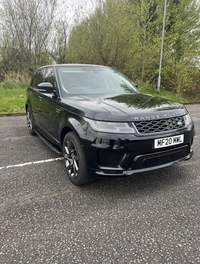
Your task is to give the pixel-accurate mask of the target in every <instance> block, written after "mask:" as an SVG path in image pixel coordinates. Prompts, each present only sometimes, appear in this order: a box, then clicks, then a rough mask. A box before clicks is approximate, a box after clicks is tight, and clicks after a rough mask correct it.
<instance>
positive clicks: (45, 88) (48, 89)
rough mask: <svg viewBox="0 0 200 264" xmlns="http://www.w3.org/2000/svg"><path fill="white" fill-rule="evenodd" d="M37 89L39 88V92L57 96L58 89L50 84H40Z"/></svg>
mask: <svg viewBox="0 0 200 264" xmlns="http://www.w3.org/2000/svg"><path fill="white" fill-rule="evenodd" d="M37 88H38V91H39V92H41V93H53V94H56V89H55V88H54V87H53V85H52V84H51V83H50V82H43V83H39V84H38V86H37Z"/></svg>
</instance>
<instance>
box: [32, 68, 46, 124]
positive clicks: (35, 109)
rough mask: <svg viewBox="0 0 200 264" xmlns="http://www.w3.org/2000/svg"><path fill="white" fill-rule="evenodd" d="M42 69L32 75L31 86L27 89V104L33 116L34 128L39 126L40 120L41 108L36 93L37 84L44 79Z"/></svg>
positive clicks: (37, 93) (38, 94) (37, 92)
mask: <svg viewBox="0 0 200 264" xmlns="http://www.w3.org/2000/svg"><path fill="white" fill-rule="evenodd" d="M43 72H44V69H38V70H37V71H36V72H35V74H34V75H33V78H32V80H31V84H30V86H29V88H28V93H29V95H28V98H29V104H30V108H31V111H32V114H33V118H34V122H35V125H36V126H39V119H40V110H41V109H40V108H41V102H40V99H39V96H40V93H39V91H38V87H37V86H38V84H39V83H42V82H43V78H44V74H43Z"/></svg>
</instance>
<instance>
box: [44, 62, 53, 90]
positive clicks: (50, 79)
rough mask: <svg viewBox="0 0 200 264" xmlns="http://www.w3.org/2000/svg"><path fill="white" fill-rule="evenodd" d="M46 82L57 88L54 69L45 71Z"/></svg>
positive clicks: (50, 68)
mask: <svg viewBox="0 0 200 264" xmlns="http://www.w3.org/2000/svg"><path fill="white" fill-rule="evenodd" d="M44 82H49V83H51V84H52V85H53V86H55V75H54V70H53V67H48V68H46V69H45V73H44Z"/></svg>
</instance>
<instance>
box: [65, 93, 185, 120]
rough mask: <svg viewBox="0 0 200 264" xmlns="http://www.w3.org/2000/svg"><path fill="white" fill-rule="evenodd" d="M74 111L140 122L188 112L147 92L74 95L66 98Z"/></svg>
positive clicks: (92, 117) (96, 118) (97, 117)
mask: <svg viewBox="0 0 200 264" xmlns="http://www.w3.org/2000/svg"><path fill="white" fill-rule="evenodd" d="M63 101H64V102H63V103H64V104H67V105H68V107H70V110H71V111H72V110H73V111H75V112H77V113H78V114H81V115H83V116H85V117H87V118H91V119H95V120H101V121H126V122H129V121H138V120H148V119H161V118H168V117H174V116H181V115H184V114H186V113H187V110H186V109H185V107H184V106H183V105H181V104H178V103H175V102H172V101H168V100H166V99H163V98H160V97H154V96H152V95H147V94H140V93H138V94H123V95H114V96H113V95H110V96H108V95H107V96H101V98H98V97H95V96H94V95H91V96H88V95H87V97H86V96H71V97H68V99H65V100H63Z"/></svg>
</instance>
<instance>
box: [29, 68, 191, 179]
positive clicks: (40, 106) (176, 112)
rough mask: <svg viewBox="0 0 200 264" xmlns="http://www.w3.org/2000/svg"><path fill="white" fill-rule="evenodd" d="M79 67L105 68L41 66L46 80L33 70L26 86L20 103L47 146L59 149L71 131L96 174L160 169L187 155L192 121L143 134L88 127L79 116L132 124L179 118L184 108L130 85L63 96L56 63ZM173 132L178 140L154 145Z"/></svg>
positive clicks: (124, 173) (90, 167)
mask: <svg viewBox="0 0 200 264" xmlns="http://www.w3.org/2000/svg"><path fill="white" fill-rule="evenodd" d="M79 66H80V67H81V68H82V69H84V67H86V68H88V67H89V68H90V69H95V70H96V69H102V70H103V69H104V68H105V67H103V66H95V65H52V66H46V67H43V68H40V69H39V70H41V71H45V69H46V71H47V69H48V70H49V69H50V70H51V75H49V76H50V77H49V79H48V78H47V80H45V79H44V78H43V80H42V81H41V82H40V79H41V78H40V76H39V73H38V71H37V72H36V73H35V75H34V76H33V78H32V81H31V85H30V86H29V88H28V89H27V102H26V107H27V106H29V107H30V109H31V112H32V114H33V117H34V122H35V127H36V131H37V133H38V134H39V135H40V136H41V137H42V138H43V139H45V140H46V141H48V143H49V144H51V145H52V146H54V147H55V148H56V149H60V151H62V142H63V138H64V136H65V134H66V133H68V132H69V131H75V132H76V134H77V135H78V136H79V139H80V140H81V144H82V147H83V149H84V152H85V155H86V158H87V165H88V168H89V169H90V170H92V171H94V172H95V173H96V174H98V175H111V176H112V175H129V174H132V173H134V172H141V171H146V170H151V169H155V168H160V167H165V166H168V165H171V164H173V163H175V162H177V161H180V160H183V159H188V158H190V157H191V156H192V147H191V146H192V143H193V137H194V124H193V122H191V124H190V125H189V126H188V127H184V128H181V129H179V130H173V131H172V130H169V131H165V132H160V133H153V134H147V135H140V134H138V133H135V134H113V133H110V134H109V133H100V132H96V131H94V130H92V128H91V127H90V125H89V124H88V123H87V122H86V121H85V119H84V117H86V118H89V119H92V120H99V121H110V122H134V121H136V120H137V121H138V120H139V121H142V120H144V121H145V120H158V119H167V118H170V117H178V116H184V115H186V114H187V110H186V108H185V107H184V106H183V105H181V104H178V103H175V102H171V101H167V100H165V99H163V98H158V97H153V96H151V95H146V94H141V93H139V92H138V90H137V89H135V88H134V87H132V90H130V88H129V90H128V93H127V91H125V92H124V93H123V94H120V93H119V92H116V93H114V92H113V91H112V92H111V93H108V92H107V93H104V92H103V91H102V93H92V92H91V93H88V92H87V93H84V94H81V93H76V94H73V93H71V94H70V93H69V94H66V93H65V91H63V88H62V85H61V83H62V82H61V79H60V78H59V74H58V69H60V68H59V67H63V68H64V67H65V69H67V68H70V69H73V67H74V68H76V67H79ZM106 68H107V67H106ZM109 69H110V68H109ZM113 71H116V70H113ZM37 76H39V78H38V77H37ZM52 76H54V78H53V77H52ZM37 78H38V80H36V79H37ZM35 80H36V81H35ZM37 81H38V83H37ZM50 83H52V84H51V85H50ZM38 84H39V85H38ZM128 85H129V84H128ZM179 134H184V143H183V144H181V145H178V146H171V147H169V148H161V149H159V150H157V149H154V147H153V142H154V139H155V138H164V137H172V136H175V135H179ZM166 153H168V154H166ZM150 157H151V158H150ZM148 164H149V165H148Z"/></svg>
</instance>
